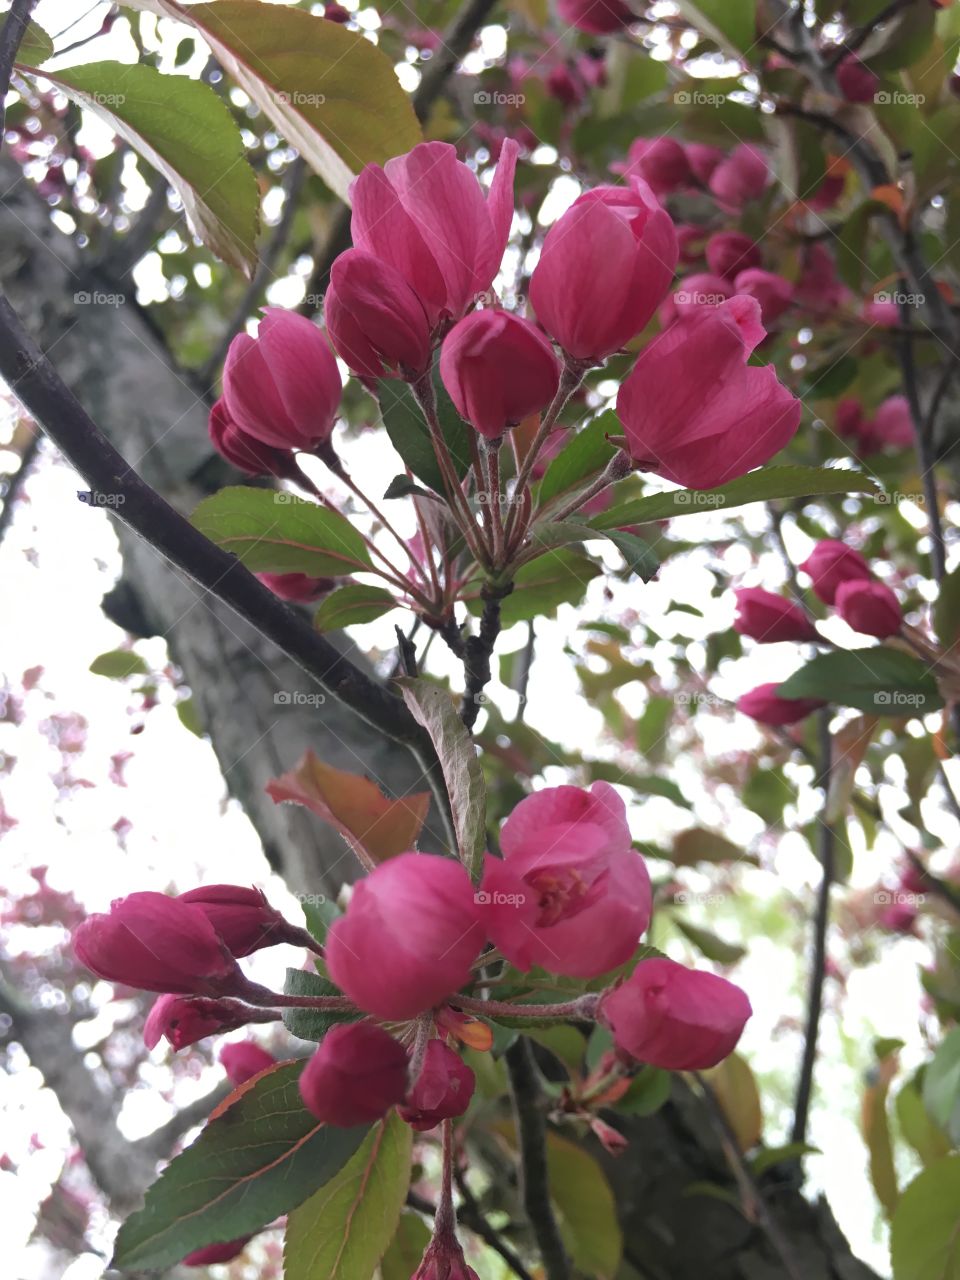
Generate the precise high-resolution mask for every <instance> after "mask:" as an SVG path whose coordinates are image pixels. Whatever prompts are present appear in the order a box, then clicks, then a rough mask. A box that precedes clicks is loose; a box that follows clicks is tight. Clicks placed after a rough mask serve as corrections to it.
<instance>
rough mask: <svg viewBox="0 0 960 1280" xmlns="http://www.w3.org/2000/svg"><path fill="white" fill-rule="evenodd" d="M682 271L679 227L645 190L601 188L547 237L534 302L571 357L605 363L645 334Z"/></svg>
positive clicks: (638, 186)
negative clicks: (679, 266)
mask: <svg viewBox="0 0 960 1280" xmlns="http://www.w3.org/2000/svg"><path fill="white" fill-rule="evenodd" d="M676 265H677V237H676V233H675V232H674V229H673V223H672V221H671V220H670V215H669V214H668V213H667V212H666V211H665V210H664V209H662V208H661V207H660V205H659V203H658V202H657V199H656V197H655V196H654V194H653V192H652V191H651V190H650V188H649V187H648V186H647V185H646V183H644V182H641V181H640V180H639V179H634V181H633V183H632V189H631V188H627V187H595V188H594V189H593V190H592V191H586V192H584V194H583V195H582V196H580V197H579V199H577V200H575V201H574V203H573V204H572V205H571V206H570V208H569V209H568V210H567V211H566V213H565V214H563V216H562V217H561V218H559V219H558V220H557V221H556V222H555V223H554V225H553V226H552V227H551V228H550V230H549V231H548V232H547V235H546V239H545V240H544V242H543V251H542V253H541V255H540V261H539V262H538V263H537V265H536V267H535V269H534V272H533V276H532V277H531V280H530V301H531V303H532V304H533V309H534V311H535V312H536V315H537V319H538V320H539V322H540V323H541V324H542V325H543V327H544V328H545V329H546V331H547V333H549V334H550V336H551V337H553V338H555V339H556V341H557V342H558V343H559V344H560V346H561V347H562V348H563V349H564V351H566V352H568V353H569V354H570V355H571V356H574V357H575V358H576V359H578V360H602V359H604V358H605V357H606V356H609V355H611V354H612V353H613V352H614V351H619V349H620V348H621V347H622V346H624V344H625V343H627V342H629V341H630V339H631V338H633V337H636V335H637V334H638V333H639V332H640V331H641V329H643V328H644V327H645V325H646V324H647V322H648V321H649V320H650V318H651V316H652V315H653V313H654V312H655V311H656V309H657V307H658V306H659V305H660V303H661V302H662V301H663V297H664V294H665V293H666V292H667V290H668V289H669V287H670V282H671V280H672V279H673V272H674V268H675V267H676Z"/></svg>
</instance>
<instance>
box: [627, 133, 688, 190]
mask: <svg viewBox="0 0 960 1280" xmlns="http://www.w3.org/2000/svg"><path fill="white" fill-rule="evenodd" d="M610 167H611V169H612V170H613V172H614V173H623V174H626V175H627V176H628V177H637V178H642V179H643V181H644V182H645V183H647V185H648V186H649V188H650V190H651V191H652V192H653V193H654V195H656V196H663V195H669V194H670V192H671V191H679V190H680V189H681V188H683V187H686V186H688V185H689V184H690V181H691V178H692V177H693V175H692V173H691V171H690V162H689V160H688V159H687V153H686V151H685V150H684V148H683V146H682V145H681V143H679V142H678V141H677V140H676V138H670V137H664V138H637V139H635V141H633V142H631V144H630V150H629V151H628V152H627V160H626V163H625V164H613V165H611V166H610Z"/></svg>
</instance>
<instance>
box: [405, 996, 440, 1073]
mask: <svg viewBox="0 0 960 1280" xmlns="http://www.w3.org/2000/svg"><path fill="white" fill-rule="evenodd" d="M433 1029H434V1028H433V1015H432V1014H429V1013H424V1014H421V1015H420V1017H419V1018H418V1019H417V1023H416V1030H415V1031H414V1037H413V1048H412V1049H411V1051H410V1064H409V1066H408V1067H407V1078H408V1080H409V1081H410V1087H411V1088H413V1086H414V1085H415V1084H416V1083H417V1081H418V1080H419V1079H420V1072H421V1071H422V1070H423V1060H424V1058H425V1057H426V1056H427V1045H428V1044H429V1043H430V1040H431V1039H432V1037H433Z"/></svg>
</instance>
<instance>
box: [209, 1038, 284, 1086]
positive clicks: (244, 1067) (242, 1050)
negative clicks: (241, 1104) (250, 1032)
mask: <svg viewBox="0 0 960 1280" xmlns="http://www.w3.org/2000/svg"><path fill="white" fill-rule="evenodd" d="M276 1063H277V1060H276V1058H275V1057H274V1056H273V1054H272V1053H268V1052H267V1050H266V1049H264V1048H263V1046H262V1045H259V1044H255V1043H254V1041H253V1040H238V1041H237V1042H236V1043H234V1044H225V1045H224V1046H223V1047H222V1049H221V1050H220V1065H221V1066H222V1067H223V1069H224V1071H225V1072H226V1073H227V1079H228V1080H229V1081H230V1083H231V1084H235V1085H241V1084H246V1082H247V1081H248V1080H252V1079H253V1077H254V1076H258V1075H259V1074H260V1072H261V1071H266V1070H267V1068H268V1067H274V1066H276Z"/></svg>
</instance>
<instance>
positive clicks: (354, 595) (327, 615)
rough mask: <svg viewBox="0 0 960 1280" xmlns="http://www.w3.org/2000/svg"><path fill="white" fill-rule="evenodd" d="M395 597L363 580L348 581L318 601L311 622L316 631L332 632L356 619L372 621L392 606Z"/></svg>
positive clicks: (357, 620) (347, 625) (352, 623)
mask: <svg viewBox="0 0 960 1280" xmlns="http://www.w3.org/2000/svg"><path fill="white" fill-rule="evenodd" d="M396 603H397V602H396V600H394V598H393V596H392V595H391V594H390V592H389V591H385V590H384V589H383V587H370V586H367V584H366V583H364V582H351V583H348V585H347V586H345V587H338V588H337V590H336V591H331V592H330V594H329V595H328V596H327V597H326V599H325V600H323V601H322V602H321V604H320V608H319V609H318V610H317V612H316V613H315V614H314V617H313V625H314V626H315V627H316V628H317V630H318V631H336V630H338V629H339V628H340V627H350V626H353V625H354V624H355V623H358V622H373V621H374V619H375V618H379V617H381V616H382V615H383V614H385V613H387V612H388V611H389V610H390V609H393V608H394V607H395V606H396Z"/></svg>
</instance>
